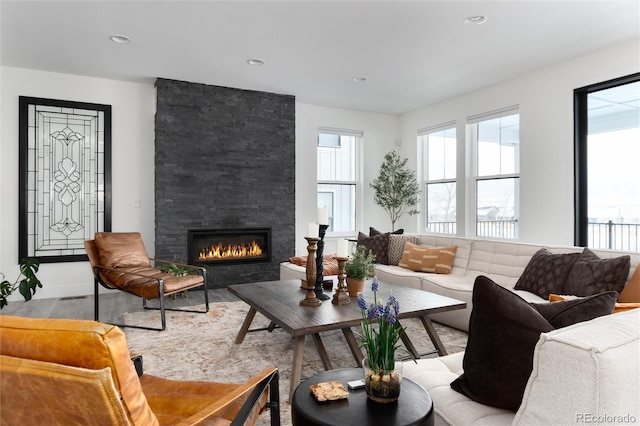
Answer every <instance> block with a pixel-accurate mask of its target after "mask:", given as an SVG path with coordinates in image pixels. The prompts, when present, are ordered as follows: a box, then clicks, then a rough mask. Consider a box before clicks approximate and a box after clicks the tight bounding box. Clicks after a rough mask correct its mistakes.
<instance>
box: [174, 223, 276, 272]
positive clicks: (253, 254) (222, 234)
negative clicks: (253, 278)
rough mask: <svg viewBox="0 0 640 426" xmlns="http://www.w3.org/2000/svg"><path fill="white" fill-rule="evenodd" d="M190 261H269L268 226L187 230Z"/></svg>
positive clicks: (269, 233) (203, 263) (198, 262)
mask: <svg viewBox="0 0 640 426" xmlns="http://www.w3.org/2000/svg"><path fill="white" fill-rule="evenodd" d="M187 246H188V252H189V263H190V264H198V265H216V264H231V263H254V262H271V228H222V229H189V230H188V231H187Z"/></svg>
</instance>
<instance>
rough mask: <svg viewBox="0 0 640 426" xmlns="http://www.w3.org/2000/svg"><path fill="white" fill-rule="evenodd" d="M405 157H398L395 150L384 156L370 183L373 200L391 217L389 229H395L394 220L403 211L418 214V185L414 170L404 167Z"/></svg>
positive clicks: (405, 163)
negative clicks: (376, 174) (378, 170)
mask: <svg viewBox="0 0 640 426" xmlns="http://www.w3.org/2000/svg"><path fill="white" fill-rule="evenodd" d="M407 161H408V160H407V159H406V158H405V159H404V160H401V159H400V156H399V155H398V153H397V152H395V151H391V152H388V153H387V154H386V155H385V156H384V162H383V163H382V165H381V166H380V174H379V175H378V177H377V178H376V179H375V180H374V181H373V183H371V184H370V186H371V187H372V188H373V189H375V194H374V196H373V200H374V201H375V202H376V204H378V205H379V206H380V207H382V208H384V209H385V211H386V212H387V214H388V215H389V218H390V219H391V230H392V231H395V225H396V221H397V220H398V218H400V216H402V215H403V214H404V213H407V214H409V215H414V214H418V213H419V211H418V210H417V208H416V207H417V205H418V202H419V201H420V199H419V198H418V196H419V195H420V186H419V185H418V180H417V179H416V172H415V171H413V170H410V169H409V168H407V167H406V165H407Z"/></svg>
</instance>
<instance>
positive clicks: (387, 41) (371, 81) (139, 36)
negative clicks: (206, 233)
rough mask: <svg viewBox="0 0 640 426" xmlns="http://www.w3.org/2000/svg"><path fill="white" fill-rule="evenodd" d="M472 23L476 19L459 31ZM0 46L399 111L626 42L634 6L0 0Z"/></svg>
mask: <svg viewBox="0 0 640 426" xmlns="http://www.w3.org/2000/svg"><path fill="white" fill-rule="evenodd" d="M470 15H485V16H486V17H487V22H486V23H484V24H482V25H475V26H474V25H465V24H464V22H463V21H464V19H465V18H466V17H467V16H470ZM114 34H123V35H127V36H129V37H130V38H131V39H132V40H133V42H132V43H131V44H128V45H119V44H116V43H113V42H112V41H110V39H109V37H110V36H111V35H114ZM0 37H1V38H0V49H1V50H0V59H1V64H2V65H3V66H11V67H19V68H31V69H37V70H46V71H54V72H61V73H69V74H79V75H86V76H95V77H104V78H109V79H118V80H127V81H144V82H152V81H153V80H154V79H155V78H156V77H162V78H168V79H176V80H185V81H190V82H196V83H205V84H214V85H219V86H229V87H236V88H241V89H251V90H261V91H267V92H275V93H282V94H289V95H295V96H296V99H297V100H298V101H300V102H304V103H311V104H317V105H327V106H334V107H343V108H351V109H358V110H365V111H375V112H381V113H392V114H401V113H404V112H407V111H411V110H414V109H417V108H420V107H423V106H426V105H429V104H432V103H434V102H437V101H440V100H443V99H447V98H450V97H452V96H455V95H459V94H462V93H465V92H469V91H472V90H475V89H478V88H481V87H486V86H488V85H491V84H494V83H497V82H499V81H503V80H507V79H510V78H514V77H516V76H519V75H522V74H525V73H528V72H531V71H534V70H536V69H540V68H544V67H546V66H549V65H552V64H555V63H558V62H561V61H564V60H567V59H570V58H572V57H576V56H580V55H583V54H585V53H588V52H591V51H594V50H598V49H601V48H604V47H607V46H609V45H612V44H616V43H620V42H624V41H626V40H629V39H636V40H637V39H638V38H640V1H638V0H603V1H599V0H555V1H552V0H529V1H521V0H501V1H483V0H473V1H456V0H446V1H445V0H441V1H433V0H429V1H427V0H424V1H357V0H351V1H301V0H298V1H266V0H263V1H153V2H152V1H130V0H129V1H51V0H49V1H4V0H2V1H1V2H0ZM639 55H640V53H639ZM249 58H260V59H262V60H264V61H265V64H264V65H262V66H251V65H248V64H247V62H246V61H247V59H249ZM354 77H367V81H366V82H364V83H362V82H354V81H353V78H354Z"/></svg>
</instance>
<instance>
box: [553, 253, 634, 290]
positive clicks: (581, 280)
mask: <svg viewBox="0 0 640 426" xmlns="http://www.w3.org/2000/svg"><path fill="white" fill-rule="evenodd" d="M630 267H631V257H630V256H628V255H625V256H620V257H613V258H610V259H600V258H599V257H598V255H597V254H595V253H594V252H592V251H591V250H589V249H587V248H586V249H584V251H583V252H582V254H581V255H580V257H579V258H578V260H577V261H576V263H575V264H574V265H573V268H571V272H569V276H568V277H567V281H566V282H565V285H564V291H563V293H564V294H573V295H576V296H591V295H592V294H598V293H604V292H606V291H617V292H618V293H621V292H622V289H624V284H625V283H626V282H627V277H628V276H629V268H630ZM556 293H557V292H556Z"/></svg>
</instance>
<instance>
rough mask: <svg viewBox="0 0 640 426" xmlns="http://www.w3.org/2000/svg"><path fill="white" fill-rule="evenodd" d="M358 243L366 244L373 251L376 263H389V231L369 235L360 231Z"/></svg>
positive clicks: (360, 244)
mask: <svg viewBox="0 0 640 426" xmlns="http://www.w3.org/2000/svg"><path fill="white" fill-rule="evenodd" d="M358 245H359V246H364V247H365V248H366V249H368V250H369V251H370V252H371V253H373V255H374V256H375V257H376V263H380V264H382V265H388V264H389V233H384V234H380V235H375V236H373V237H367V236H366V235H365V234H363V233H362V232H360V233H359V234H358Z"/></svg>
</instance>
